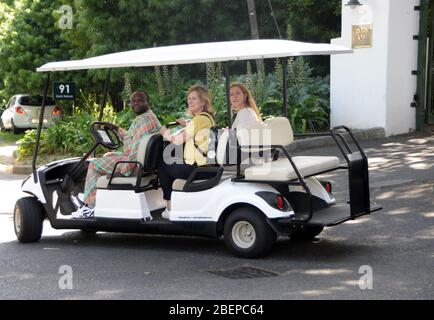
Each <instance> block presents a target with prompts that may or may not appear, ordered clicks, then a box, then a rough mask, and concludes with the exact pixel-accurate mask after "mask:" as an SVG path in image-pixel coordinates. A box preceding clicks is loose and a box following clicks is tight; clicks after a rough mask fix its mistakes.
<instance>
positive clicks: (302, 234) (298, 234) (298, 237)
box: [289, 226, 324, 241]
mask: <svg viewBox="0 0 434 320" xmlns="http://www.w3.org/2000/svg"><path fill="white" fill-rule="evenodd" d="M323 230H324V227H323V226H297V227H296V228H295V229H294V230H292V233H291V235H290V236H289V237H290V238H291V239H292V240H295V241H309V240H313V239H314V238H315V237H316V236H317V235H319V234H320V233H321V232H322V231H323Z"/></svg>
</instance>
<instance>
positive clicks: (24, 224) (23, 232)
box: [14, 197, 44, 242]
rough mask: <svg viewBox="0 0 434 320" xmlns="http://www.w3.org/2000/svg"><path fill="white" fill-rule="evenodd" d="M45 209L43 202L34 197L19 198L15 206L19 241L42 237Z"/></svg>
mask: <svg viewBox="0 0 434 320" xmlns="http://www.w3.org/2000/svg"><path fill="white" fill-rule="evenodd" d="M43 210H44V209H43V207H42V204H41V203H40V202H39V201H38V200H37V199H36V198H34V197H26V198H21V199H18V201H17V202H16V203H15V208H14V229H15V234H16V236H17V239H18V241H20V242H36V241H38V240H39V239H41V235H42V224H43V221H44V214H43V212H44V211H43Z"/></svg>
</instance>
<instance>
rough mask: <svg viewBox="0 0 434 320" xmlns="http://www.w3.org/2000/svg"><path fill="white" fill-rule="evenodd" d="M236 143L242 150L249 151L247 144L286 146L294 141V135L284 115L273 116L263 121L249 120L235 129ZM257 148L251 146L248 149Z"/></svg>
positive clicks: (253, 149)
mask: <svg viewBox="0 0 434 320" xmlns="http://www.w3.org/2000/svg"><path fill="white" fill-rule="evenodd" d="M237 137H238V143H239V144H240V146H241V150H242V151H246V152H247V151H249V149H248V148H243V147H248V146H271V145H279V146H284V147H285V146H287V145H289V144H290V143H291V142H292V141H294V135H293V132H292V127H291V124H290V122H289V120H288V119H287V118H285V117H275V118H270V119H267V120H265V121H264V122H263V123H256V122H251V123H248V124H246V125H244V126H243V127H242V128H240V129H237ZM256 150H259V149H255V148H251V149H250V151H256Z"/></svg>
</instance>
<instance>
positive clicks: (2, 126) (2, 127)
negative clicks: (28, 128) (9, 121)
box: [0, 119, 6, 132]
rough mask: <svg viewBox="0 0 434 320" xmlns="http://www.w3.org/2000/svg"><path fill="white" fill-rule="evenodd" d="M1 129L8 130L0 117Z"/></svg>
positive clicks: (2, 130)
mask: <svg viewBox="0 0 434 320" xmlns="http://www.w3.org/2000/svg"><path fill="white" fill-rule="evenodd" d="M0 131H1V132H5V131H6V128H5V125H4V123H3V120H2V119H0Z"/></svg>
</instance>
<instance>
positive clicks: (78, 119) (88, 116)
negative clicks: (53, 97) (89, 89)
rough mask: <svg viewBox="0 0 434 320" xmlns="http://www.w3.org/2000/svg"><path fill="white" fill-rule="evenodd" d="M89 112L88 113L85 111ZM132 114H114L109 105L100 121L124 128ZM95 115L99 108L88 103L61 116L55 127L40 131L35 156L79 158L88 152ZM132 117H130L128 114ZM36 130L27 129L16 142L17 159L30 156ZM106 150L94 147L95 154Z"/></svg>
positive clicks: (96, 115) (91, 141)
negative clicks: (71, 113)
mask: <svg viewBox="0 0 434 320" xmlns="http://www.w3.org/2000/svg"><path fill="white" fill-rule="evenodd" d="M89 109H90V112H89ZM130 113H131V114H132V112H128V110H127V111H122V112H120V113H118V114H116V113H115V112H114V111H113V107H112V106H111V105H108V106H106V108H105V110H104V117H103V120H104V121H108V122H112V123H115V124H117V125H120V126H123V127H124V126H125V125H126V123H127V122H128V121H129V119H130V118H131V114H130ZM98 116H99V108H98V106H97V105H96V104H93V103H92V104H89V105H87V106H85V107H84V108H83V109H79V110H77V111H76V113H75V114H73V115H69V116H64V117H63V118H62V119H60V120H58V121H57V122H56V124H55V125H53V126H52V127H49V128H47V129H44V130H42V131H41V139H40V144H39V154H43V155H53V154H67V155H75V156H81V155H83V154H84V153H86V152H87V151H89V150H90V148H91V147H92V145H93V143H94V139H93V137H92V134H91V132H90V124H91V123H92V122H93V121H96V120H97V119H98ZM132 116H133V117H134V115H133V114H132ZM36 132H37V131H36V130H29V131H27V132H26V134H25V135H24V137H23V138H22V139H20V140H19V141H18V153H19V156H18V160H23V159H25V158H28V157H31V156H32V155H33V150H34V148H35V144H36ZM105 151H106V150H105V149H103V148H98V150H97V152H98V153H102V152H105Z"/></svg>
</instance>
